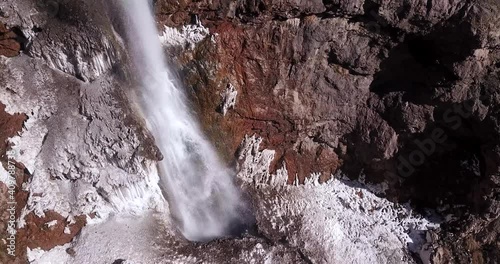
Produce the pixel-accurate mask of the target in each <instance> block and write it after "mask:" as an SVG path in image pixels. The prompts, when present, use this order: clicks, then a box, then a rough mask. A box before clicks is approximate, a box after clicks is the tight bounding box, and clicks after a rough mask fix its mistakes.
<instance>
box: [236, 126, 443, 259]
mask: <svg viewBox="0 0 500 264" xmlns="http://www.w3.org/2000/svg"><path fill="white" fill-rule="evenodd" d="M261 142H262V139H261V138H259V137H257V136H255V135H254V136H251V137H249V136H246V137H245V139H244V140H243V142H242V144H241V154H240V157H239V158H240V162H241V165H240V166H241V171H240V173H239V174H238V177H239V178H240V179H241V180H243V182H245V184H246V185H247V188H252V186H254V187H255V188H256V189H255V190H256V193H255V194H254V199H255V200H256V206H255V208H257V211H256V213H255V214H256V217H257V222H258V225H259V229H262V232H263V234H264V235H265V236H266V237H276V238H282V237H284V238H285V239H286V240H287V241H288V242H289V243H290V244H291V245H292V246H294V247H298V248H303V249H304V250H303V251H304V254H305V255H307V256H308V258H309V259H311V260H312V261H313V262H315V263H316V262H318V263H321V262H324V261H326V262H328V263H345V261H346V260H349V263H360V264H361V263H413V259H412V257H411V255H410V253H409V251H410V250H411V251H413V252H416V253H418V252H419V251H420V249H421V248H422V247H423V244H424V243H425V242H426V239H425V233H426V232H425V231H426V230H429V229H434V228H437V227H438V224H436V223H433V222H431V221H430V220H427V219H425V218H424V217H422V216H420V215H417V214H415V213H414V212H413V211H412V209H411V208H410V206H409V205H408V204H395V203H392V202H390V201H388V200H387V199H385V198H380V197H378V196H376V195H375V194H374V193H373V192H372V191H370V190H369V189H368V188H367V186H366V185H363V184H361V183H359V182H354V181H349V180H346V179H342V180H340V179H336V178H332V179H331V180H329V181H327V182H326V183H323V184H320V183H319V174H313V175H311V177H309V178H308V179H306V180H305V183H304V184H303V185H298V184H296V185H286V184H285V183H286V179H287V177H286V172H278V173H277V174H276V175H272V174H270V173H269V164H270V163H271V161H272V160H273V158H274V151H272V150H268V149H263V150H260V149H259V147H260V143H261ZM297 183H298V182H297ZM277 188H279V191H278V190H277ZM372 189H375V190H377V191H384V189H385V186H377V187H372Z"/></svg>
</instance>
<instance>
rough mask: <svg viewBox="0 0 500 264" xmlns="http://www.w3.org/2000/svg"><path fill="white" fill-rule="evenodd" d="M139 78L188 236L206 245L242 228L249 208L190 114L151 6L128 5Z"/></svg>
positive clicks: (164, 178) (166, 182)
mask: <svg viewBox="0 0 500 264" xmlns="http://www.w3.org/2000/svg"><path fill="white" fill-rule="evenodd" d="M120 2H122V3H123V5H124V8H125V13H126V17H127V20H128V24H129V25H128V26H127V27H128V28H127V29H126V30H127V31H128V32H127V37H128V43H129V45H130V47H131V55H132V58H133V62H134V66H135V68H136V73H137V74H139V79H140V82H141V84H142V87H141V90H140V92H139V93H140V95H139V101H140V102H139V105H140V107H141V111H142V114H143V115H144V117H145V119H146V122H147V126H148V128H149V129H150V131H151V132H152V133H153V135H154V137H155V140H156V143H157V145H158V147H159V148H160V150H161V152H162V154H163V160H162V161H161V162H160V164H159V167H160V174H161V183H162V188H163V189H164V190H165V193H166V195H167V198H168V200H169V204H170V206H171V208H172V212H173V216H174V219H175V220H176V222H177V223H178V225H179V229H180V231H181V232H182V233H183V235H184V236H185V237H186V238H187V239H189V240H194V241H204V240H209V239H212V238H215V237H220V236H224V235H228V234H229V233H230V232H231V230H232V229H234V228H235V225H240V224H241V223H242V221H241V220H240V219H241V216H240V215H239V212H241V211H242V209H243V208H244V206H243V205H242V204H243V203H242V201H241V198H240V194H239V191H238V189H237V188H236V187H235V185H234V184H233V182H232V174H231V171H230V170H228V169H227V168H226V167H225V166H224V165H222V164H221V162H220V161H219V159H218V157H217V153H216V152H215V150H214V149H213V148H212V146H211V145H210V143H209V142H208V141H207V140H206V139H205V137H204V136H203V135H202V132H201V131H200V128H199V127H198V125H197V123H196V121H195V119H194V118H193V117H192V116H191V115H190V113H189V107H188V105H187V104H186V97H185V95H184V93H183V91H182V90H181V87H179V86H177V85H176V84H175V82H174V80H173V77H172V74H171V73H170V72H169V70H168V67H167V65H166V63H165V60H164V53H163V50H162V47H161V45H160V41H159V38H158V32H157V30H156V25H155V21H154V18H153V14H152V12H151V9H150V6H149V1H148V0H122V1H120Z"/></svg>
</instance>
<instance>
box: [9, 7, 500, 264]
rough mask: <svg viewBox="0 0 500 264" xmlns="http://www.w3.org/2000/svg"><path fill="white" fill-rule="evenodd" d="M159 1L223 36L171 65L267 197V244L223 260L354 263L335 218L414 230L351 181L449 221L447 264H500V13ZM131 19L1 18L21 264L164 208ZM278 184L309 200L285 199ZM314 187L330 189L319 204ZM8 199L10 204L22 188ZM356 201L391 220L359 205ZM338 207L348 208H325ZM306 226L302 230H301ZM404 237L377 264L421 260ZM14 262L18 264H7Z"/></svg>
mask: <svg viewBox="0 0 500 264" xmlns="http://www.w3.org/2000/svg"><path fill="white" fill-rule="evenodd" d="M153 2H154V6H155V11H156V15H157V18H158V20H159V21H160V23H159V25H158V26H159V29H160V30H163V29H164V28H163V26H165V25H166V26H169V27H178V28H180V27H181V26H185V25H188V24H191V25H192V24H199V23H201V24H203V25H204V26H207V27H208V29H209V30H208V31H209V32H210V33H208V32H207V30H206V29H203V30H199V31H196V32H194V33H193V35H189V34H191V33H189V32H192V31H190V30H191V29H190V28H186V27H185V28H183V29H181V31H172V32H174V33H175V34H180V35H182V36H183V37H184V39H183V40H182V41H178V42H175V45H170V46H169V47H168V49H169V51H170V54H171V55H172V58H170V59H171V60H172V63H175V64H176V65H177V66H178V69H179V71H178V75H179V77H180V79H182V80H183V81H184V83H185V86H186V88H187V90H188V93H189V94H190V95H191V99H192V101H193V108H194V109H195V111H196V112H197V113H198V116H199V117H200V122H201V123H202V124H203V127H204V129H205V130H206V133H207V135H209V137H210V138H211V139H212V141H213V142H214V144H215V145H216V146H217V148H218V150H219V151H220V153H221V155H223V156H224V157H225V159H226V161H227V162H228V163H232V165H234V166H235V167H238V168H239V169H241V171H242V173H243V176H240V180H242V181H246V180H248V181H249V182H250V183H252V184H253V185H250V186H251V187H249V188H251V189H252V190H253V191H254V192H255V193H254V195H256V197H257V198H255V202H256V203H257V204H258V205H261V207H262V208H260V209H258V210H256V211H257V212H258V215H257V222H258V232H260V234H261V235H263V236H264V237H265V238H259V239H257V240H254V238H245V239H243V240H241V241H240V240H238V241H236V240H235V241H231V240H226V241H220V242H219V241H216V242H214V243H213V244H210V245H209V246H210V247H212V246H213V247H214V248H215V250H216V251H217V250H219V251H217V252H218V253H217V254H219V255H220V256H219V255H217V257H216V258H217V259H218V258H222V259H223V258H224V256H225V254H223V253H221V252H224V250H221V248H220V245H224V244H225V243H227V244H230V245H233V243H234V244H238V245H240V246H241V247H242V248H245V247H248V245H251V246H252V249H251V251H249V252H247V251H245V250H243V249H242V250H241V251H235V252H233V254H235V257H234V259H245V260H249V259H251V257H252V254H254V255H256V256H258V259H261V260H266V259H268V257H269V254H270V253H269V254H268V252H267V251H266V250H267V249H269V250H270V251H271V252H274V253H273V254H272V255H273V256H274V257H277V258H278V259H279V256H278V255H280V254H281V253H280V252H282V251H286V252H287V255H286V257H284V259H288V260H294V261H299V260H300V261H302V262H305V263H307V262H311V259H312V260H315V261H316V260H317V261H318V262H320V261H323V259H322V258H328V260H332V261H333V260H335V261H341V260H342V257H341V256H339V255H335V254H330V255H329V253H328V252H326V251H325V252H322V251H321V250H324V249H325V248H321V246H324V245H337V246H338V245H339V244H342V243H340V242H339V241H337V240H334V239H333V240H332V239H330V238H331V237H327V238H326V240H322V239H320V238H319V237H318V232H319V231H318V230H316V229H315V226H318V225H321V224H322V223H323V222H322V221H323V220H321V219H319V218H321V217H326V218H327V219H330V220H331V221H337V222H336V223H340V225H342V224H346V223H348V221H347V220H346V219H344V218H342V217H341V216H337V215H338V214H336V213H335V212H337V211H330V209H329V208H330V207H331V206H336V208H337V210H338V212H342V211H343V210H346V214H347V212H349V213H353V212H355V213H353V214H361V215H367V214H368V213H370V214H371V213H374V214H377V215H379V214H380V215H385V214H383V212H384V210H385V209H384V208H389V209H390V211H391V212H393V213H391V214H389V218H390V220H391V221H389V222H390V223H393V222H394V223H396V222H397V221H399V220H400V219H398V214H399V213H398V212H405V214H406V211H400V208H398V207H397V206H394V204H392V203H387V201H386V200H382V199H381V200H378V199H379V198H378V197H375V196H374V195H372V194H368V193H366V194H365V193H364V192H363V190H357V189H356V190H355V192H353V191H352V190H350V189H346V190H345V192H343V191H339V190H344V189H342V188H344V187H345V186H344V185H342V184H339V183H338V182H337V180H332V179H331V177H332V175H341V174H343V173H345V174H347V175H348V176H349V177H350V178H351V179H360V178H362V179H363V180H364V179H365V178H366V180H367V181H369V182H372V183H381V184H383V185H384V186H386V187H385V188H384V189H385V194H379V195H385V196H386V197H387V198H388V199H390V200H391V201H393V202H406V201H412V206H413V208H414V209H417V210H421V211H423V208H431V209H435V210H437V211H438V213H439V214H440V215H441V216H442V217H443V218H444V219H445V220H444V223H443V224H442V226H441V228H440V229H437V230H435V231H433V232H428V233H427V238H428V245H427V248H428V250H429V254H430V256H428V257H429V258H430V261H432V262H433V263H495V261H497V260H498V259H499V258H500V253H499V246H500V245H499V244H498V233H499V230H500V227H499V223H500V222H499V221H500V220H499V213H500V205H499V201H500V197H498V193H499V184H500V179H499V172H500V147H499V146H500V139H499V135H500V127H499V126H498V117H499V106H500V96H499V89H498V84H499V72H500V69H499V64H500V53H499V44H500V33H499V31H498V28H499V25H500V20H499V19H498V15H497V14H498V11H499V10H500V4H499V3H498V2H497V1H495V0H484V1H465V0H464V1H459V0H446V1H420V0H410V1H388V0H356V1H344V0H323V1H319V0H308V1H305V0H304V1H277V0H239V1H220V0H215V1H204V0H201V1H191V0H182V1H175V2H173V1H168V0H157V1H153ZM119 17H120V11H119V10H116V8H113V5H112V1H111V2H104V1H97V0H92V1H69V0H58V1H34V0H33V1H32V0H17V1H14V2H13V1H0V22H1V23H0V55H3V56H6V57H12V56H14V58H10V59H7V58H4V57H2V58H1V59H0V80H1V82H2V84H5V85H4V86H3V87H2V89H1V90H0V99H1V101H2V103H3V105H5V109H3V110H2V109H0V125H1V126H2V132H1V133H0V139H1V140H3V141H2V142H4V141H5V139H7V138H9V140H8V144H7V145H4V144H3V143H2V146H3V147H2V148H1V149H0V150H1V151H2V164H3V166H4V167H5V166H6V164H5V163H6V162H7V160H8V159H9V158H11V156H9V155H5V154H4V153H5V151H6V150H7V149H12V150H15V152H16V153H18V155H17V156H16V158H15V161H16V180H17V182H18V188H17V189H16V193H17V196H16V198H15V199H16V201H17V202H18V205H17V209H16V217H17V218H18V219H19V220H20V230H19V234H20V237H25V238H26V239H25V240H22V241H19V245H20V248H21V249H20V250H21V251H22V253H21V254H20V255H18V258H17V259H16V260H15V261H17V262H19V263H24V262H25V261H26V256H25V251H26V248H27V247H28V248H30V249H33V248H39V249H38V250H40V249H44V250H46V249H50V248H53V247H54V246H56V245H62V244H65V243H67V242H68V241H71V240H72V239H73V238H74V237H75V235H77V233H79V232H80V229H81V228H82V226H83V225H84V224H85V222H86V221H93V219H92V217H93V218H100V217H105V214H107V213H109V212H113V211H114V210H118V211H123V210H125V211H126V210H135V209H137V208H128V207H127V206H128V201H130V200H134V199H139V198H141V199H142V198H144V199H145V200H148V201H149V200H154V199H152V198H151V197H150V196H148V192H145V190H153V191H152V192H151V193H152V194H151V195H159V194H158V192H159V190H158V188H157V184H155V180H154V179H152V178H151V175H154V174H155V168H154V162H155V161H156V160H159V159H161V154H160V153H159V151H158V150H157V149H156V147H155V146H154V140H153V139H152V138H151V136H150V135H149V134H148V132H147V131H145V130H144V128H143V125H142V124H141V122H142V121H141V120H140V118H138V117H137V116H136V114H135V111H134V109H133V104H131V103H130V101H129V100H128V99H127V98H131V97H132V94H133V91H134V89H133V88H132V87H133V86H134V81H135V80H134V76H133V75H131V74H130V69H128V68H127V67H126V66H124V65H127V54H126V52H125V48H124V43H123V40H122V39H121V37H120V35H121V33H122V32H123V30H125V26H126V25H125V26H123V21H120V19H119ZM125 23H126V22H125ZM120 25H122V26H120ZM168 30H172V29H168ZM169 32H170V31H169ZM172 32H170V33H169V34H170V35H169V34H165V35H163V37H161V39H162V41H165V42H168V41H169V37H170V38H171V37H172V35H171V34H172ZM167 33H168V32H167ZM207 35H208V37H206V38H205V36H207ZM198 41H200V42H199V43H198V44H196V45H195V44H194V43H195V42H198ZM19 54H20V56H17V55H19ZM16 56H17V57H16ZM254 134H255V135H257V136H258V137H259V138H261V139H262V142H259V143H260V145H259V144H257V145H256V146H254V147H253V148H251V149H250V150H249V149H247V148H245V144H241V142H247V141H248V140H249V139H250V138H249V137H248V136H251V135H254ZM253 139H254V140H255V137H254V138H253ZM260 151H262V153H261V152H260ZM247 154H248V155H250V154H252V155H257V156H258V157H257V158H256V157H253V156H252V157H250V158H248V160H250V161H251V162H252V164H253V163H255V164H257V165H259V166H257V167H253V165H252V164H251V165H248V164H246V165H245V163H244V161H245V160H247V157H248V155H247ZM250 156H251V155H250ZM238 158H239V164H234V163H233V162H234V161H235V160H238ZM261 163H262V164H261ZM260 165H262V166H260ZM268 167H269V168H268ZM2 173H4V172H3V171H2ZM245 173H247V174H248V175H246V176H245ZM4 174H5V173H4ZM2 175H3V174H2ZM311 175H314V177H312V178H311ZM2 177H3V176H2ZM2 179H4V178H2ZM277 182H279V183H280V184H284V183H285V182H287V183H288V184H299V183H300V184H302V183H305V185H304V186H298V187H297V186H295V187H294V188H290V189H287V188H284V187H283V188H282V187H280V188H269V186H267V185H271V186H274V185H275V183H277ZM320 183H324V185H320ZM311 184H312V185H314V186H316V185H318V186H319V187H317V189H314V190H312V191H311V190H309V189H310V188H311V187H310V186H311ZM261 185H263V186H264V187H262V186H261ZM0 187H1V191H2V193H3V194H6V193H7V189H6V185H5V184H3V183H1V184H0ZM259 188H263V189H260V190H259ZM335 188H336V189H335ZM332 190H337V191H332ZM312 194H314V195H312ZM348 194H349V195H348ZM309 195H312V196H311V197H309ZM352 195H354V196H357V197H359V198H360V199H364V197H365V196H366V197H369V198H370V199H371V200H370V201H377V202H380V203H383V204H384V207H383V208H378V207H371V206H368V205H366V204H364V202H360V201H358V200H354V199H353V200H349V199H351V198H352ZM137 196H140V197H137ZM160 196H161V195H160ZM333 196H334V197H336V198H338V199H337V200H332V201H329V202H325V203H324V204H323V203H320V202H322V201H324V200H325V199H327V198H325V197H333ZM150 198H151V199H150ZM268 198H272V199H270V200H268ZM134 201H135V200H134ZM283 201H285V202H283ZM5 202H6V201H4V200H2V204H0V207H1V206H4V207H5V205H6V204H5ZM318 203H320V205H317V206H316V207H314V208H315V209H314V210H312V209H311V210H310V211H308V210H306V209H304V208H306V207H309V206H312V205H313V204H318ZM386 203H387V204H386ZM142 204H143V205H144V204H145V203H142ZM289 204H292V205H293V206H289ZM360 204H361V205H362V206H361V207H359V205H360ZM354 207H355V208H354ZM358 207H359V210H358ZM2 208H3V207H2ZM0 209H1V208H0ZM268 209H269V210H268ZM393 209H394V210H393ZM327 210H328V211H327ZM401 210H402V209H401ZM2 212H4V211H2ZM267 212H275V213H276V214H273V215H268V214H267ZM367 212H368V213H367ZM279 214H283V215H285V216H286V217H289V218H286V217H285V216H283V217H281V216H278V215H279ZM314 216H317V217H318V219H316V218H315V217H314ZM2 217H3V218H5V217H8V216H7V215H2ZM85 218H86V219H85ZM285 218H286V219H285ZM368 218H370V217H368ZM362 219H364V220H366V225H365V226H363V225H362V226H361V227H359V230H366V231H365V232H372V231H373V229H370V228H367V229H362V228H366V226H368V227H370V222H369V221H368V220H367V218H362ZM405 219H406V218H405ZM271 220H272V221H271ZM364 220H363V221H364ZM294 221H297V223H299V222H300V224H297V226H295V225H294V224H290V225H289V226H288V223H292V222H294ZM281 224H283V225H285V224H286V225H285V227H284V229H283V230H280V228H281ZM395 225H396V226H395V227H394V228H396V229H397V230H396V231H398V232H399V231H401V230H400V227H401V226H398V225H397V224H395ZM346 226H349V225H348V224H346V225H345V226H341V227H339V226H336V227H332V230H334V231H335V230H337V229H338V228H340V229H341V230H345V228H346ZM385 227H387V226H385ZM5 228H7V227H5V226H0V231H3V230H4V229H5ZM335 228H337V229H335ZM391 228H392V227H391ZM378 231H380V233H377V232H378ZM378 231H377V232H375V233H376V234H386V233H387V232H392V231H393V230H392V229H390V228H389V229H384V230H378ZM384 232H386V233H384ZM398 234H399V235H400V236H391V237H390V238H389V240H387V241H378V242H377V243H372V244H373V245H374V251H373V252H372V253H373V255H370V256H371V257H373V258H372V259H373V260H374V261H379V262H384V261H385V262H393V263H397V261H398V260H396V259H394V258H393V257H394V256H397V257H399V258H404V261H405V262H409V263H412V262H414V261H415V260H413V259H411V258H410V255H411V254H410V253H409V252H407V251H406V249H405V248H401V247H400V245H399V244H397V245H398V246H397V247H394V248H391V247H393V246H394V244H393V243H392V242H394V243H396V242H397V241H401V239H402V237H406V233H405V232H403V231H401V232H399V233H398ZM337 235H338V234H337ZM339 236H340V235H339ZM345 237H347V238H346V239H347V240H345V241H355V240H356V239H365V240H366V238H365V237H364V236H363V234H348V235H346V236H345ZM345 237H344V238H345ZM82 239H83V238H82ZM242 241H243V242H242ZM245 241H246V242H245ZM248 241H250V242H248ZM256 241H259V242H258V243H257V242H256ZM325 241H327V242H328V243H324V242H325ZM342 241H344V240H342ZM82 243H83V242H82ZM175 243H178V242H177V241H176V242H175ZM175 243H174V244H175ZM247 243H248V244H247ZM261 243H262V244H261ZM368 244H369V243H368ZM82 245H84V244H82ZM181 245H182V247H181V249H180V251H181V253H183V252H189V251H190V250H195V249H196V250H195V251H196V252H197V253H196V254H199V255H200V256H202V257H201V258H202V259H205V258H204V257H207V256H206V255H204V250H203V249H204V247H203V246H200V247H194V246H193V245H186V246H185V244H181ZM262 245H264V248H266V250H264V249H263V248H262V247H263V246H262ZM276 245H277V246H276ZM348 246H349V248H348V249H349V250H350V251H348V252H355V250H357V248H356V247H355V246H354V245H351V244H348ZM193 248H194V249H193ZM317 248H319V249H318V250H317V251H315V249H317ZM388 248H389V249H390V250H389V251H386V249H388ZM59 249H60V248H59ZM377 249H383V252H382V253H380V252H379V253H378V255H377ZM64 250H66V252H67V253H68V254H69V255H72V254H73V255H74V254H75V252H72V251H71V249H69V248H68V247H65V249H64ZM276 250H277V251H276ZM325 250H326V249H325ZM353 250H354V251H353ZM392 250H394V251H392ZM35 251H36V250H35ZM174 251H175V250H174ZM320 251H321V252H320ZM36 252H38V251H36ZM82 252H85V250H84V248H82ZM276 252H277V253H276ZM304 252H305V253H304ZM171 253H172V252H171ZM392 253H394V254H395V255H394V254H392ZM2 254H4V252H3V251H2ZM79 254H80V255H79ZM172 254H173V255H175V254H180V253H179V252H173V253H172ZM183 254H184V253H183ZM185 254H186V255H187V256H186V257H190V255H189V254H188V253H185ZM238 254H240V255H241V256H239V255H238ZM391 254H392V255H391ZM413 254H417V253H415V252H414V253H413ZM76 255H77V257H80V258H81V259H86V258H85V257H86V256H85V254H83V253H81V252H80V253H76ZM236 255H238V256H236ZM344 257H345V256H344ZM211 258H212V259H213V256H212V257H211V256H208V257H207V258H206V259H211ZM377 258H378V259H377ZM419 258H420V257H415V259H419ZM5 259H8V260H9V261H12V259H9V257H8V256H4V255H0V262H2V261H4V260H5ZM424 259H425V258H424ZM358 260H359V261H363V259H358Z"/></svg>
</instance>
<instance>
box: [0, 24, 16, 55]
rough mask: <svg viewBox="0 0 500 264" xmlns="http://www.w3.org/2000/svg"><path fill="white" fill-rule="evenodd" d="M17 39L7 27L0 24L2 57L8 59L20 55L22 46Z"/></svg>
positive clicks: (0, 52) (0, 50)
mask: <svg viewBox="0 0 500 264" xmlns="http://www.w3.org/2000/svg"><path fill="white" fill-rule="evenodd" d="M17 39H18V36H17V34H16V33H14V32H13V31H12V30H9V29H7V28H6V27H5V25H4V24H3V23H1V22H0V55H3V56H6V57H14V56H17V55H19V51H20V50H21V44H20V43H19V42H18V40H17Z"/></svg>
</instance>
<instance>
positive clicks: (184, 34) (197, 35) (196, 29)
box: [159, 21, 210, 49]
mask: <svg viewBox="0 0 500 264" xmlns="http://www.w3.org/2000/svg"><path fill="white" fill-rule="evenodd" d="M209 34H210V31H209V30H208V28H206V27H204V26H203V25H201V22H199V21H197V23H196V24H193V25H184V26H182V28H180V29H177V28H171V27H167V26H165V27H164V29H163V32H161V33H160V36H159V38H160V42H161V43H162V44H163V45H164V46H171V47H182V48H186V49H193V48H194V47H195V45H196V43H198V42H200V41H202V40H203V39H205V38H206V37H207V36H208V35H209Z"/></svg>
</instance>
